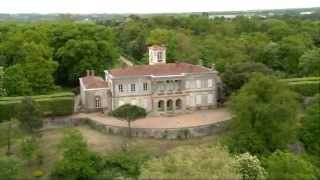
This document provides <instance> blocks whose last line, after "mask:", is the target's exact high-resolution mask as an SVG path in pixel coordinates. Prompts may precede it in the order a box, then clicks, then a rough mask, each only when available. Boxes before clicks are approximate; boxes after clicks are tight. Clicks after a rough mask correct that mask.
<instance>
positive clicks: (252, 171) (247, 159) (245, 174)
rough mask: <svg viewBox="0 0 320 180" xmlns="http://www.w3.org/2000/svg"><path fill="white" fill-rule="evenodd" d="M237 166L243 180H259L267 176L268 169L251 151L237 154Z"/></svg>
mask: <svg viewBox="0 0 320 180" xmlns="http://www.w3.org/2000/svg"><path fill="white" fill-rule="evenodd" d="M236 168H237V170H238V172H239V173H240V174H241V177H242V180H258V179H265V178H266V171H265V170H264V168H263V167H262V165H261V163H260V160H259V159H258V158H257V157H256V156H252V155H251V154H250V153H243V154H240V155H237V156H236Z"/></svg>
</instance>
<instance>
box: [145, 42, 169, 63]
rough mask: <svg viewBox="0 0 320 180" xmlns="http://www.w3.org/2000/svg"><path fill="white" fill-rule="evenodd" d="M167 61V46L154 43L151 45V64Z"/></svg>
mask: <svg viewBox="0 0 320 180" xmlns="http://www.w3.org/2000/svg"><path fill="white" fill-rule="evenodd" d="M165 63H166V48H165V47H164V46H159V45H153V46H149V64H150V65H153V64H165Z"/></svg>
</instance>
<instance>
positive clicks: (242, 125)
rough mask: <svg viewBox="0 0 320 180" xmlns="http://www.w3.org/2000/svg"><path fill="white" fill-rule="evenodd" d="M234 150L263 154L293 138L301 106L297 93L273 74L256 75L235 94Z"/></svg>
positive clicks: (284, 145) (233, 109) (233, 99)
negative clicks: (272, 75) (298, 103)
mask: <svg viewBox="0 0 320 180" xmlns="http://www.w3.org/2000/svg"><path fill="white" fill-rule="evenodd" d="M231 104H232V105H231V109H232V111H233V112H234V114H235V117H234V118H233V119H232V121H231V128H232V132H233V135H232V136H231V138H230V142H229V147H230V148H231V150H232V151H235V152H242V153H244V152H247V151H248V152H250V153H253V154H263V153H267V152H273V151H275V150H276V149H279V148H280V149H281V148H285V147H286V145H287V144H288V143H289V142H291V141H292V140H293V139H294V136H295V128H296V124H297V121H296V120H297V110H298V105H297V101H296V95H295V94H294V93H293V92H292V91H290V90H289V88H288V87H287V86H286V85H285V84H284V83H283V82H280V81H278V80H277V79H276V78H274V77H268V76H263V75H261V74H256V75H254V76H253V77H251V78H250V80H249V82H248V83H247V84H245V85H244V86H243V87H242V88H241V89H240V90H239V92H238V94H236V95H234V96H233V97H232V102H231Z"/></svg>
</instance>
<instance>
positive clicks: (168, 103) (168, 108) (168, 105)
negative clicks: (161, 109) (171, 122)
mask: <svg viewBox="0 0 320 180" xmlns="http://www.w3.org/2000/svg"><path fill="white" fill-rule="evenodd" d="M167 110H168V111H172V110H173V101H172V100H171V99H169V100H168V101H167Z"/></svg>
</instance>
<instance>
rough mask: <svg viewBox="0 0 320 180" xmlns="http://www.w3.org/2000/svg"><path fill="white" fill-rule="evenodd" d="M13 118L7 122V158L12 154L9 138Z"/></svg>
mask: <svg viewBox="0 0 320 180" xmlns="http://www.w3.org/2000/svg"><path fill="white" fill-rule="evenodd" d="M14 120H15V119H14V118H11V119H10V120H9V122H8V131H7V152H6V154H7V156H10V155H11V154H12V152H11V138H12V121H14Z"/></svg>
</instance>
